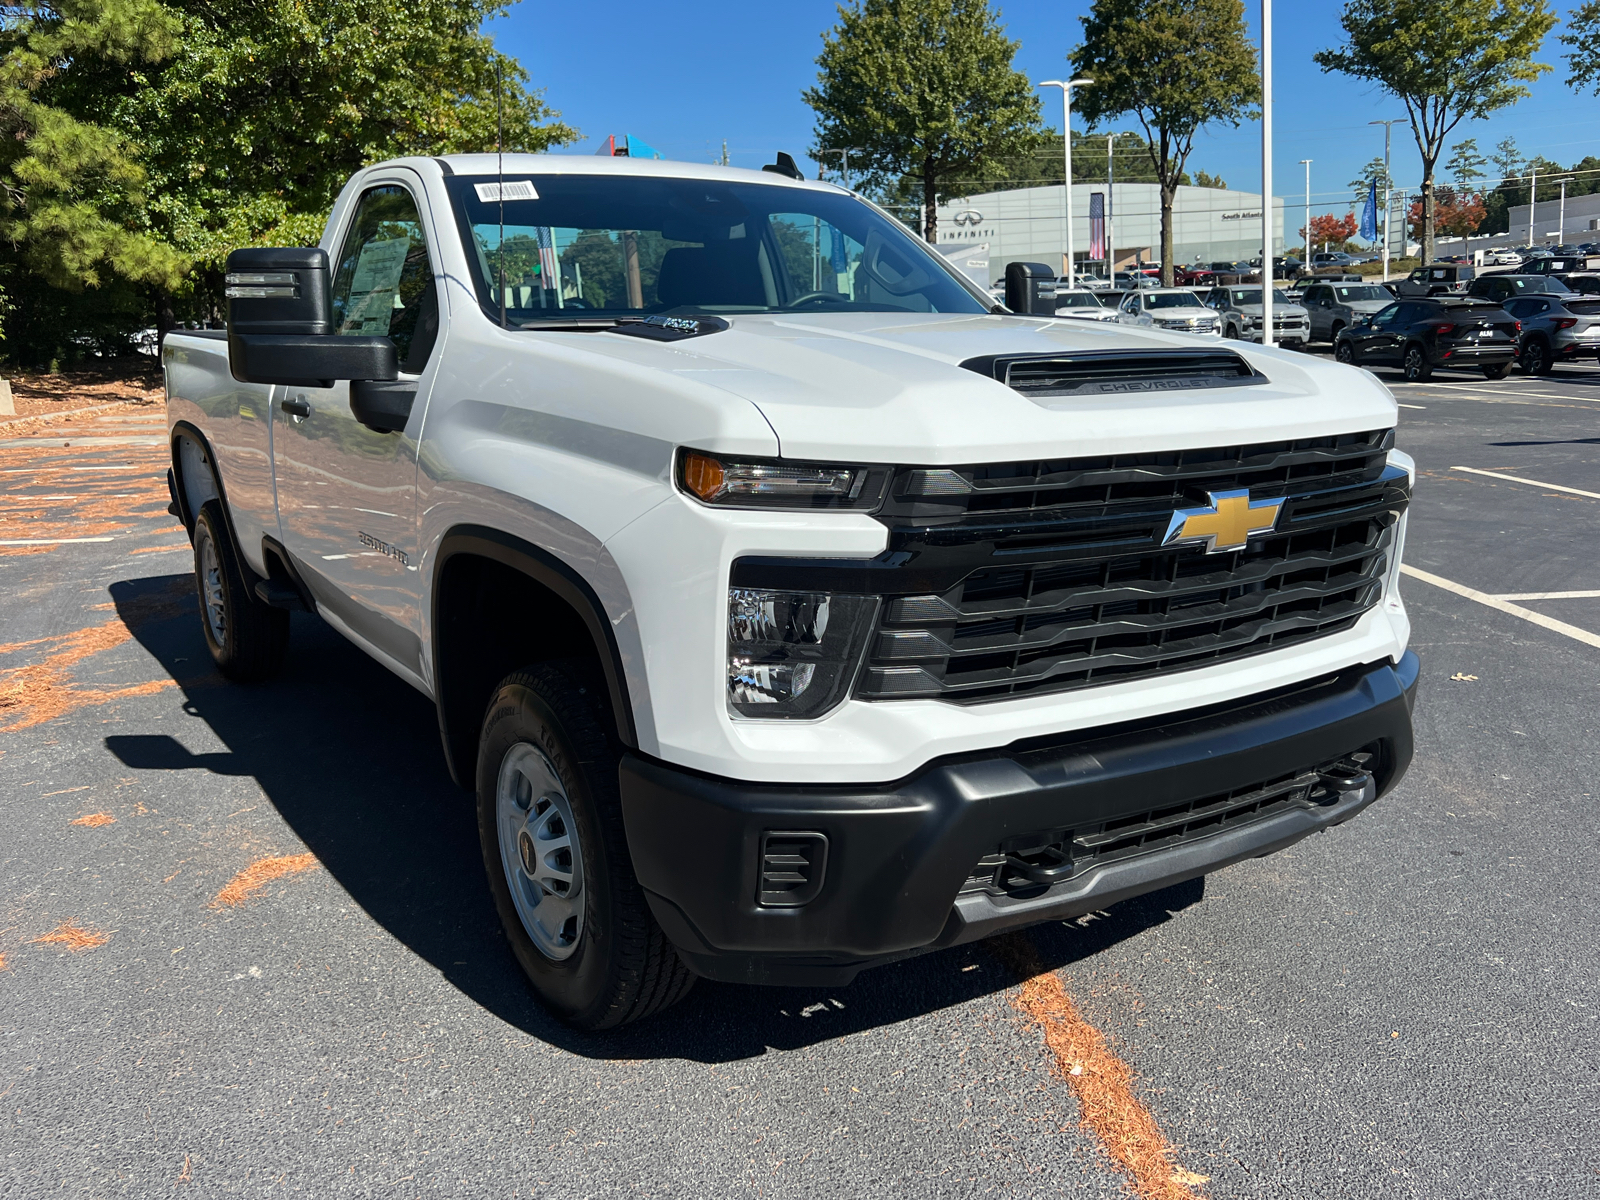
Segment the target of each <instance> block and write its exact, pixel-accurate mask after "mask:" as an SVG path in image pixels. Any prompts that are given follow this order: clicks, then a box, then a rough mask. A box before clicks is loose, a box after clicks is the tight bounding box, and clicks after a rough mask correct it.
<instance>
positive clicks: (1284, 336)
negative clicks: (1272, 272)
mask: <svg viewBox="0 0 1600 1200" xmlns="http://www.w3.org/2000/svg"><path fill="white" fill-rule="evenodd" d="M1205 303H1206V306H1207V307H1208V308H1210V309H1212V310H1213V311H1215V312H1216V314H1217V316H1218V317H1219V318H1221V321H1222V336H1223V337H1225V338H1233V339H1236V340H1242V341H1246V342H1259V341H1261V289H1260V287H1249V286H1234V287H1219V288H1212V289H1211V292H1210V294H1208V295H1207V296H1206V299H1205ZM1310 333H1311V331H1310V326H1309V324H1308V322H1307V316H1306V310H1305V309H1304V308H1303V307H1301V306H1300V305H1298V304H1296V303H1295V302H1294V301H1293V300H1291V299H1289V297H1288V295H1287V294H1286V293H1285V292H1284V291H1283V290H1282V289H1281V288H1273V289H1272V335H1273V341H1275V342H1277V343H1278V345H1280V346H1303V345H1305V343H1306V342H1307V341H1309V340H1310Z"/></svg>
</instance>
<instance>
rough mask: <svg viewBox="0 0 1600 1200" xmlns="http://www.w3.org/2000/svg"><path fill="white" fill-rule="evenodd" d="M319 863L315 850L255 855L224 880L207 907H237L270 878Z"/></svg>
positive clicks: (303, 869) (311, 867)
mask: <svg viewBox="0 0 1600 1200" xmlns="http://www.w3.org/2000/svg"><path fill="white" fill-rule="evenodd" d="M321 865H322V864H321V863H319V862H318V861H317V856H316V855H315V854H283V855H279V856H277V857H275V858H271V857H269V858H258V859H256V861H255V862H253V863H251V864H250V865H249V866H248V867H246V868H245V869H244V870H242V871H240V872H239V873H238V874H237V875H235V876H234V877H233V878H232V879H230V880H229V881H228V886H227V887H225V888H223V889H222V890H221V891H220V892H218V893H217V894H216V896H215V897H214V898H213V899H212V901H211V907H212V908H223V907H228V908H237V907H238V906H239V905H241V904H243V903H244V902H245V901H246V900H248V899H249V898H250V896H251V894H252V893H253V892H255V891H257V890H259V889H260V888H263V887H265V886H266V885H267V884H269V883H271V882H272V881H273V880H274V879H281V878H282V877H283V876H285V875H296V874H299V873H300V872H301V871H310V870H313V869H315V868H317V867H320V866H321Z"/></svg>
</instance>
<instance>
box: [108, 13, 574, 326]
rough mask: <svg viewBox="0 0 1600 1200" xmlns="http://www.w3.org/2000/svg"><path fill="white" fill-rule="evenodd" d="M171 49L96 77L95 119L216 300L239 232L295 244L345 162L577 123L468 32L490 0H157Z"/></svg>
mask: <svg viewBox="0 0 1600 1200" xmlns="http://www.w3.org/2000/svg"><path fill="white" fill-rule="evenodd" d="M166 5H167V8H168V9H169V10H171V11H172V12H173V13H174V14H175V19H176V21H177V22H178V26H179V34H178V44H179V50H178V52H177V53H176V54H174V55H172V56H171V57H170V58H169V59H167V60H166V61H164V62H162V63H161V64H159V65H158V66H155V67H153V68H145V69H137V70H133V71H130V72H127V73H126V74H125V75H124V76H123V77H122V78H121V79H118V80H107V81H105V82H106V83H107V84H108V85H110V86H105V87H103V88H102V91H101V95H102V100H101V102H100V103H101V106H102V108H103V112H102V114H101V118H102V119H103V120H104V121H105V122H106V123H107V124H110V125H112V126H115V127H116V128H119V129H121V130H123V131H124V132H125V134H126V136H127V137H129V138H138V139H139V140H140V141H141V143H142V145H143V161H144V163H145V164H146V167H147V169H148V170H149V173H150V180H151V184H152V193H153V195H154V199H153V200H152V201H151V204H150V208H151V220H152V225H153V227H154V228H155V230H156V231H158V232H159V233H160V234H161V236H162V237H163V238H165V239H166V240H167V241H168V242H169V243H170V244H171V245H172V246H173V247H174V248H175V249H177V250H178V252H179V253H180V254H181V255H182V256H183V257H184V258H185V260H187V261H188V262H190V263H192V264H194V265H195V266H196V267H197V268H198V273H199V276H200V280H201V285H202V287H203V289H204V290H205V291H206V292H208V293H209V294H210V295H211V296H212V297H213V298H214V299H215V300H220V296H219V292H220V284H221V271H222V266H223V263H224V261H225V260H226V258H227V256H228V253H229V252H230V251H231V250H234V249H236V248H238V247H240V246H248V245H261V244H271V243H273V242H277V243H280V244H291V245H294V244H300V245H304V244H309V243H311V242H315V241H316V240H317V239H318V238H319V237H320V236H321V233H322V226H323V224H324V222H325V220H326V218H327V213H328V210H329V209H330V208H331V207H332V205H333V201H334V198H335V197H336V196H337V195H338V193H339V189H340V188H341V187H342V186H343V185H344V182H345V180H346V179H348V178H349V176H350V174H351V173H352V172H353V171H355V170H356V169H358V168H360V167H362V166H364V165H366V164H368V163H372V162H378V161H381V160H383V159H385V158H392V157H397V156H400V155H406V154H447V153H452V152H459V151H483V150H492V149H494V147H495V137H496V106H495V92H496V86H497V78H498V79H499V81H500V84H501V86H502V88H503V96H502V107H503V111H504V128H505V148H506V149H507V150H543V149H546V148H547V147H549V146H551V145H555V144H560V143H563V142H568V141H572V140H574V139H575V138H576V137H577V134H576V132H575V131H574V130H572V129H570V128H568V127H567V126H566V125H563V124H560V123H559V122H558V121H556V120H555V118H556V117H558V116H559V114H558V113H553V112H551V111H550V110H549V109H548V108H547V107H546V106H545V104H544V103H543V100H542V97H541V95H540V94H539V93H538V92H532V91H529V90H528V89H527V87H526V84H527V81H528V76H527V73H526V72H525V71H524V70H523V69H522V68H521V66H519V65H518V63H517V62H516V61H515V60H514V59H510V58H508V57H506V56H505V55H503V54H500V53H499V52H498V51H496V50H495V49H494V46H493V44H492V42H491V41H490V39H489V38H488V37H487V36H486V35H485V34H484V33H483V32H482V31H481V26H482V25H483V23H484V22H485V21H487V20H490V19H491V18H493V17H495V16H498V15H500V14H501V13H503V12H504V11H505V10H506V8H507V5H506V4H505V3H502V2H500V0H166Z"/></svg>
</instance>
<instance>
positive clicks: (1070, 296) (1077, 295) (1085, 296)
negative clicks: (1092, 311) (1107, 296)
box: [1056, 292, 1100, 308]
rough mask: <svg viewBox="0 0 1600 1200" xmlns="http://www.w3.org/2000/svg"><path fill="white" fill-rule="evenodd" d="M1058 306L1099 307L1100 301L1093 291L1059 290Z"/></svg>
mask: <svg viewBox="0 0 1600 1200" xmlns="http://www.w3.org/2000/svg"><path fill="white" fill-rule="evenodd" d="M1056 307H1057V308H1099V307H1100V301H1099V299H1098V298H1097V297H1096V296H1095V294H1094V293H1093V292H1057V293H1056Z"/></svg>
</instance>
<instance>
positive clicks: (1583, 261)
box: [1520, 252, 1600, 275]
mask: <svg viewBox="0 0 1600 1200" xmlns="http://www.w3.org/2000/svg"><path fill="white" fill-rule="evenodd" d="M1596 269H1600V255H1591V254H1578V253H1576V252H1574V253H1572V254H1548V255H1546V256H1544V257H1543V258H1536V259H1532V260H1531V261H1529V262H1528V264H1527V265H1526V266H1524V267H1523V268H1522V270H1521V272H1520V274H1523V275H1568V274H1571V273H1572V272H1574V271H1593V270H1596Z"/></svg>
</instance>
